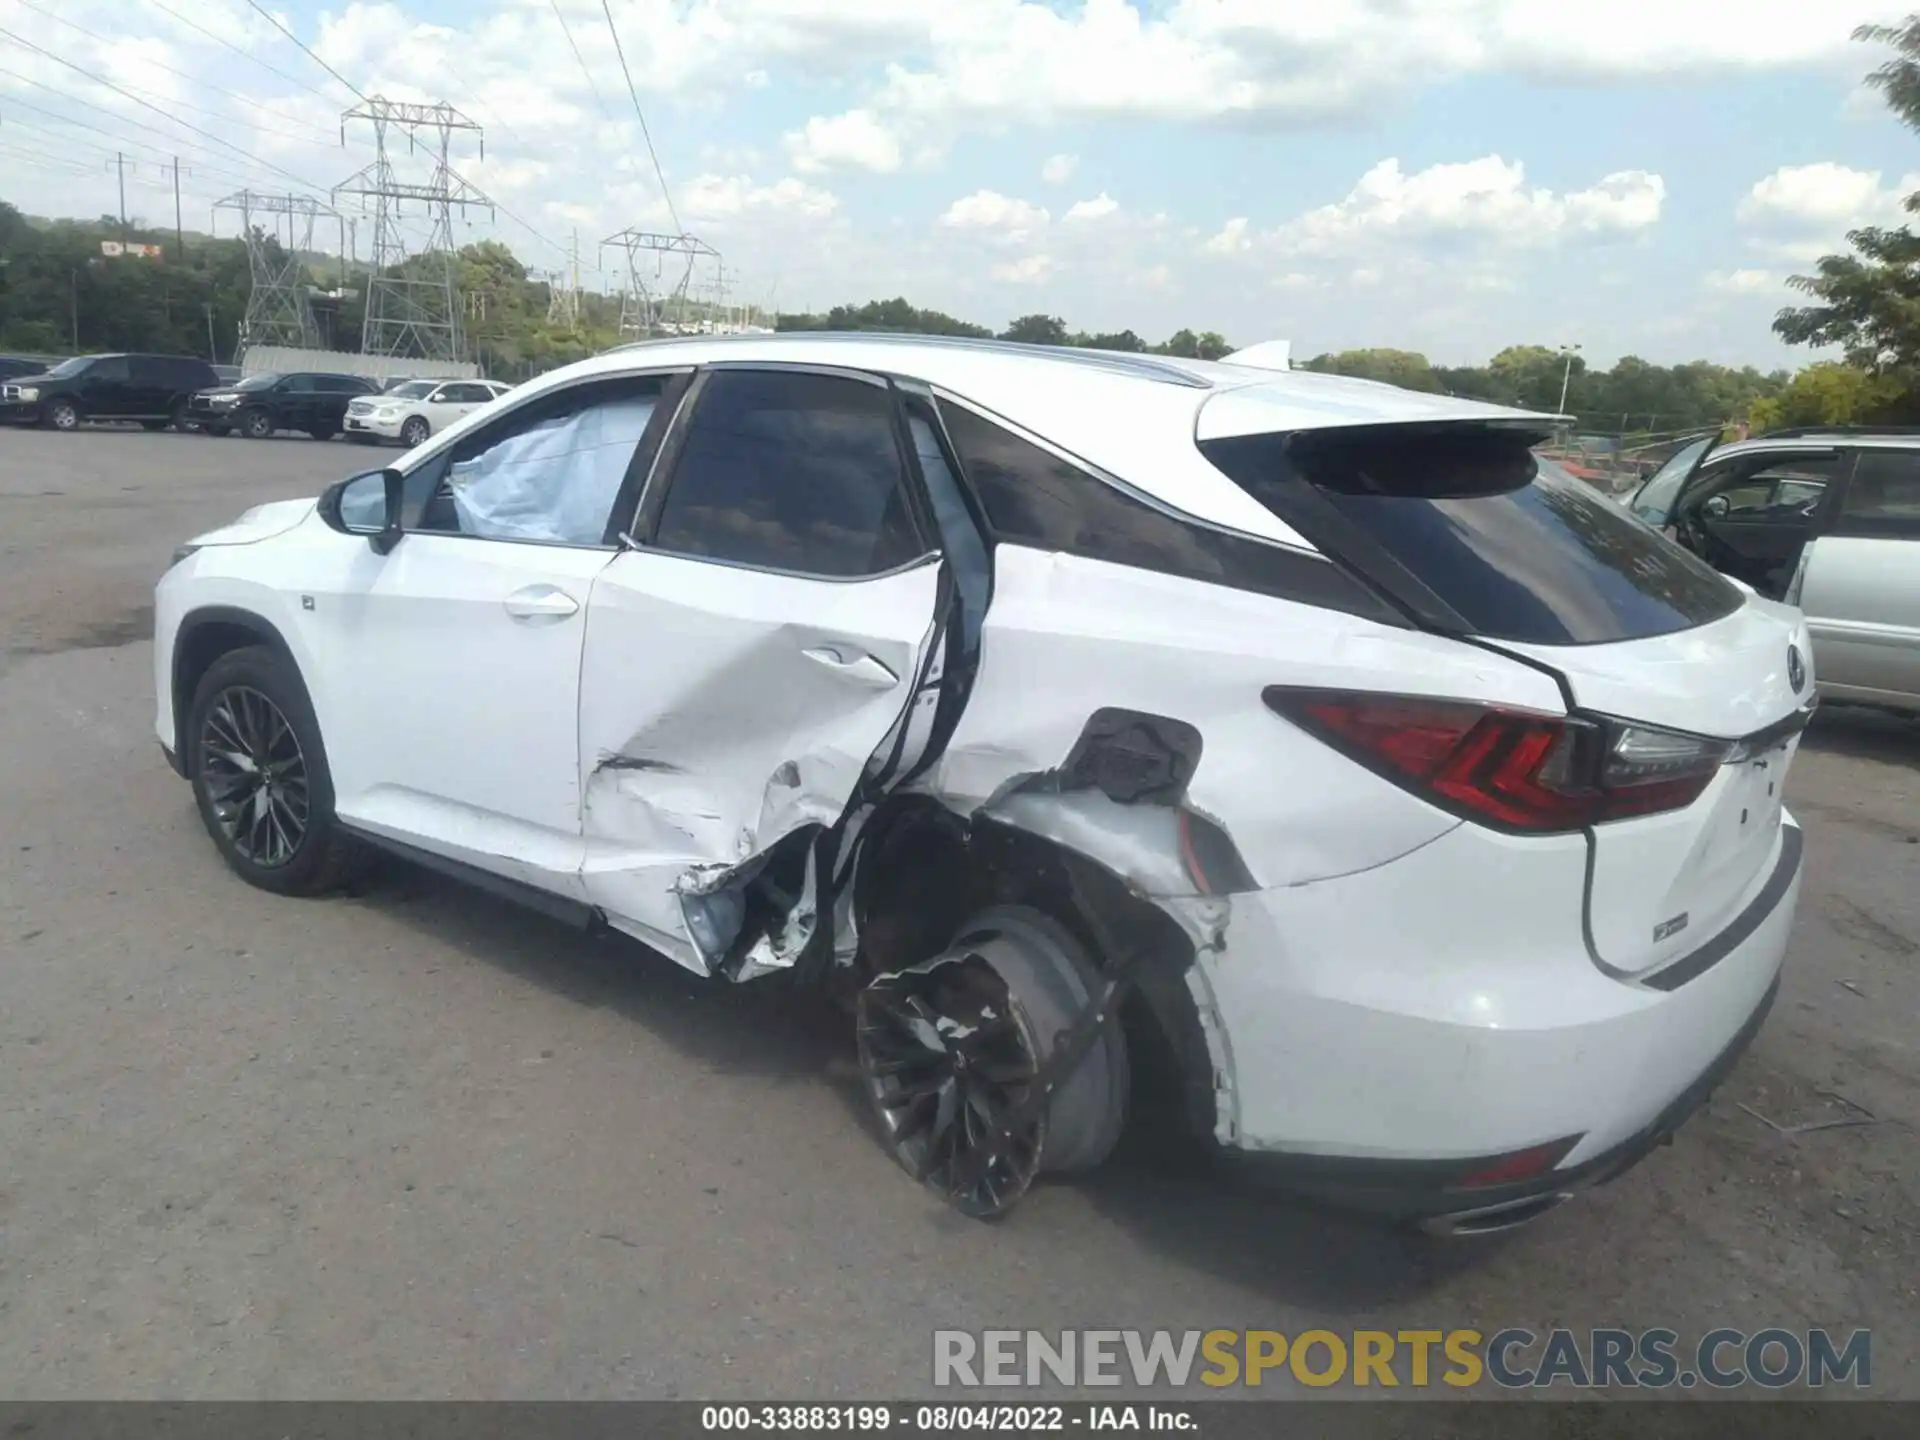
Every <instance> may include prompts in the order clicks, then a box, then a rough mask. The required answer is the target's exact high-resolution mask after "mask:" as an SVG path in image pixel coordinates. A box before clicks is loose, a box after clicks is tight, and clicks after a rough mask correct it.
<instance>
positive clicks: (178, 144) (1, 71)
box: [0, 65, 246, 184]
mask: <svg viewBox="0 0 1920 1440" xmlns="http://www.w3.org/2000/svg"><path fill="white" fill-rule="evenodd" d="M0 75H5V76H7V77H9V78H10V79H14V80H24V81H25V82H26V83H27V84H29V85H34V86H38V87H39V88H40V89H42V90H45V91H47V92H48V93H50V94H53V95H58V96H59V97H60V98H61V99H63V100H71V101H72V102H73V103H74V104H76V105H84V106H85V107H86V108H87V109H89V110H97V111H99V112H100V113H101V114H102V115H105V116H107V117H109V118H110V119H114V120H119V121H121V122H123V123H126V121H127V117H126V116H124V115H121V114H119V113H118V112H116V111H113V110H109V109H108V108H107V107H106V106H104V105H101V104H99V103H98V102H96V101H93V100H88V99H85V98H83V97H82V96H79V95H70V94H68V93H67V92H66V91H65V90H62V89H59V88H58V87H57V86H53V85H49V84H47V83H46V82H45V81H43V80H35V79H34V78H33V77H32V76H30V75H22V74H20V73H19V71H17V70H9V69H7V68H6V67H5V66H4V65H0ZM0 103H4V104H6V105H9V106H13V107H16V108H18V109H22V110H31V111H32V112H33V113H34V114H36V115H45V116H46V117H47V118H48V119H51V120H58V121H59V122H60V123H61V124H62V125H70V126H74V127H75V128H77V129H81V130H87V131H90V132H92V133H93V134H95V135H104V136H106V137H107V139H109V140H111V141H113V142H114V146H115V147H116V148H119V149H127V148H131V149H134V150H151V151H153V153H154V154H156V155H159V156H161V157H162V158H165V157H166V156H167V155H168V154H169V153H171V152H170V151H169V150H168V149H167V148H166V147H163V146H160V145H155V144H153V143H151V142H150V141H146V140H134V139H131V138H128V137H125V136H123V135H121V134H120V133H119V132H117V131H113V130H106V129H102V128H101V127H100V126H98V125H95V124H93V123H91V122H90V121H86V120H77V119H75V118H74V117H73V116H71V115H62V114H61V113H60V112H59V111H58V110H49V109H47V107H46V106H44V105H35V104H34V103H33V102H32V101H30V100H22V99H20V97H19V96H17V95H9V96H7V97H6V99H5V101H4V102H0ZM11 123H12V124H15V125H18V126H20V127H21V128H22V129H24V130H36V131H39V132H40V133H41V134H44V135H59V134H60V133H61V132H58V131H54V130H49V129H47V127H46V126H44V125H29V124H28V123H27V122H26V121H24V120H14V121H12V122H11ZM166 138H167V139H169V140H173V137H172V136H168V137H166ZM173 146H174V148H175V149H177V150H185V151H188V152H190V153H191V154H192V155H193V158H194V159H195V160H201V157H202V156H203V155H205V156H213V155H217V152H215V151H212V150H209V149H207V147H206V146H204V145H201V144H199V143H197V142H195V141H192V140H173ZM95 148H100V149H105V148H106V147H104V146H100V147H95ZM107 153H108V154H112V153H113V151H112V150H108V151H107ZM217 158H219V159H220V160H223V161H224V160H226V159H227V158H228V157H227V156H225V155H217ZM201 168H203V169H204V170H205V171H206V172H207V174H208V175H210V176H212V177H214V178H223V177H224V178H227V179H237V180H239V181H240V183H242V184H245V183H246V179H245V177H243V176H241V175H239V174H238V173H237V172H235V171H232V170H227V169H223V168H219V167H216V166H214V165H211V164H207V163H206V162H205V161H201Z"/></svg>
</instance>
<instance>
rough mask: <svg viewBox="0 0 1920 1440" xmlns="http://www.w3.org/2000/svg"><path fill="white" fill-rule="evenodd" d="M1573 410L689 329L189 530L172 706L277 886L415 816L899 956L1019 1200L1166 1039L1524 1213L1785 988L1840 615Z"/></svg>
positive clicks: (620, 886)
mask: <svg viewBox="0 0 1920 1440" xmlns="http://www.w3.org/2000/svg"><path fill="white" fill-rule="evenodd" d="M1255 358H1257V357H1249V361H1251V360H1252V359H1255ZM1547 426H1548V422H1547V421H1545V420H1544V419H1543V418H1542V417H1540V416H1534V415H1528V414H1525V413H1523V412H1518V411H1512V410H1505V409H1500V408H1496V407H1492V406H1486V405H1481V404H1477V403H1470V402H1466V401H1458V400H1452V399H1447V398H1443V397H1439V396H1433V395H1418V394H1412V393H1409V392H1406V391H1401V390H1397V389H1393V388H1391V387H1388V386H1384V385H1378V384H1373V383H1370V382H1365V381H1357V380H1348V379H1342V378H1337V377H1333V376H1323V375H1312V374H1303V373H1293V372H1286V371H1283V370H1274V369H1269V368H1261V367H1258V366H1256V365H1255V364H1253V363H1240V364H1235V363H1225V364H1207V363H1202V362H1197V361H1193V362H1190V361H1183V360H1163V359H1158V358H1148V357H1143V356H1121V355H1108V354H1101V353H1093V352H1085V351H1073V350H1045V349H1031V348H1026V347H1019V346H1011V345H1003V344H996V343H992V342H979V341H947V340H933V339H926V338H913V337H886V336H857V335H851V336H843V335H816V336H782V337H756V338H739V339H699V340H688V341H672V342H662V343H653V344H645V345H639V346H634V347H630V348H626V349H622V350H618V351H615V352H613V353H610V354H607V355H603V356H600V357H598V358H596V359H593V360H589V361H586V362H583V363H581V364H578V365H575V366H572V367H570V368H568V369H565V370H561V371H558V372H556V373H554V374H551V375H548V376H546V377H544V378H543V379H540V380H537V381H535V382H533V383H531V384H529V385H526V386H523V387H522V388H520V389H518V390H516V391H514V392H513V393H512V394H511V395H509V396H508V397H506V398H505V399H504V400H503V401H502V402H500V403H499V404H496V405H493V406H490V407H488V408H487V409H486V410H485V411H484V412H482V413H480V414H477V415H474V416H471V417H468V418H467V419H465V420H462V421H460V422H459V423H457V424H455V425H453V426H451V427H450V428H449V429H448V430H447V431H446V432H445V433H443V434H441V435H438V436H436V437H434V438H433V439H432V440H430V441H429V442H428V443H426V444H424V445H422V446H420V447H418V448H416V449H414V450H413V451H411V452H409V453H408V454H407V455H405V456H403V457H402V458H401V459H400V460H399V461H398V462H397V463H396V464H395V465H394V466H393V467H392V468H390V469H387V470H384V471H380V472H376V473H373V474H368V475H361V476H358V477H355V478H353V479H350V480H346V481H343V482H342V483H340V484H338V485H335V486H334V487H332V488H331V489H330V490H328V491H327V492H326V493H325V494H324V495H323V496H321V497H320V498H319V500H318V502H317V503H316V502H311V501H300V502H287V503H283V504H274V505H265V506H261V507H259V508H258V509H255V510H253V511H251V512H249V513H248V514H247V515H245V516H243V517H242V518H241V519H240V520H239V521H238V522H236V523H235V524H234V525H232V526H230V527H228V528H226V529H224V530H219V531H215V532H214V533H212V534H209V535H203V536H201V537H199V538H198V539H197V540H195V541H193V542H192V543H191V544H189V545H186V546H183V547H182V549H181V551H180V553H179V555H178V556H177V557H176V561H175V563H174V565H173V566H172V568H171V569H170V570H169V571H168V573H167V575H166V576H165V578H164V579H163V580H162V582H161V584H160V586H159V589H158V595H157V604H156V610H155V615H156V641H157V643H156V647H155V653H156V667H157V673H156V681H157V686H158V692H159V697H158V698H159V703H158V712H157V717H156V722H157V725H158V729H159V735H160V740H161V743H162V744H163V746H164V747H165V748H166V750H167V752H168V754H169V756H170V757H171V758H172V761H173V764H174V765H175V767H176V768H177V769H178V770H179V771H180V773H181V774H182V775H184V776H185V777H186V778H187V779H188V780H189V781H191V783H192V786H193V790H194V794H195V797H196V799H197V801H198V804H199V809H200V813H201V815H202V817H203V819H204V820H205V822H206V827H207V830H208V831H209V833H210V834H211V835H212V837H213V840H214V843H215V844H216V845H217V846H218V847H219V849H220V851H221V853H222V855H224V856H225V858H226V860H227V861H228V863H229V864H230V865H231V866H232V867H233V868H234V869H235V870H236V871H237V872H238V873H239V874H240V875H241V876H243V877H244V878H245V879H247V880H249V881H251V882H252V883H254V884H256V885H260V886H263V887H265V888H268V889H271V890H277V891H282V892H286V893H308V892H313V891H318V890H324V889H326V888H328V887H331V886H334V885H336V884H338V883H340V882H341V881H342V880H343V879H345V878H346V877H347V876H348V875H349V874H350V873H351V871H352V869H353V867H354V865H355V863H356V861H357V860H358V859H360V858H361V857H362V856H363V855H365V854H367V853H368V852H369V851H370V850H373V849H385V850H389V851H397V852H399V853H400V854H402V855H405V856H408V857H411V858H412V859H414V860H416V861H418V862H421V863H423V864H427V865H432V866H436V867H439V868H441V869H445V870H450V871H452V872H453V873H455V874H458V875H462V876H465V877H467V878H470V879H472V880H474V881H476V882H478V883H481V884H484V885H487V886H490V887H492V888H494V889H497V890H500V891H503V892H505V893H508V894H510V895H514V896H517V897H519V898H522V899H525V900H529V901H531V902H532V903H534V904H537V905H539V906H541V907H543V908H545V909H546V910H548V911H550V912H552V913H555V914H557V915H560V916H563V917H568V918H572V919H574V920H577V921H579V922H581V923H583V924H606V925H610V926H613V927H615V928H617V929H618V930H621V931H624V932H626V933H628V934H630V935H633V936H636V937H638V938H640V939H641V940H643V941H645V942H646V943H647V944H649V945H651V946H653V947H655V948H657V949H658V950H660V951H662V952H664V953H665V954H666V955H668V956H670V957H671V958H672V959H673V960H675V961H677V962H678V963H680V964H681V965H684V966H686V967H688V968H689V969H690V970H693V971H694V972H696V973H697V974H700V975H702V976H713V977H721V978H724V979H725V980H729V981H748V980H753V979H756V978H757V977H766V976H769V975H776V976H783V977H785V982H784V983H795V984H820V985H828V986H835V985H837V986H840V987H843V988H844V991H845V993H847V994H848V995H849V996H851V997H852V998H853V999H854V1001H855V1004H854V1009H855V1011H856V1014H857V1017H858V1018H857V1030H858V1048H859V1056H860V1063H861V1067H862V1070H863V1073H864V1077H865V1084H866V1087H867V1089H868V1091H869V1093H870V1095H871V1096H872V1099H873V1102H874V1105H875V1108H876V1111H877V1113H878V1115H879V1117H880V1120H881V1122H882V1125H883V1127H884V1131H885V1133H886V1134H887V1136H888V1137H889V1140H890V1143H891V1145H892V1146H893V1148H894V1150H895V1152H896V1154H897V1156H898V1158H899V1159H900V1160H901V1161H902V1162H903V1163H904V1164H905V1165H906V1166H907V1167H908V1169H910V1170H911V1171H912V1172H913V1173H914V1174H916V1175H917V1176H919V1177H921V1178H923V1179H924V1180H925V1181H926V1182H927V1183H929V1184H930V1185H933V1186H934V1187H936V1188H937V1189H938V1190H939V1191H940V1192H941V1193H942V1194H944V1195H946V1196H948V1197H949V1198H950V1199H951V1200H952V1201H953V1202H954V1203H955V1204H956V1205H958V1206H959V1207H960V1208H962V1209H963V1210H965V1211H967V1212H969V1213H973V1214H994V1213H998V1212H1000V1211H1003V1210H1005V1209H1006V1208H1008V1207H1009V1206H1011V1205H1012V1204H1014V1203H1015V1202H1016V1201H1017V1200H1018V1198H1019V1197H1020V1196H1021V1195H1022V1194H1023V1193H1024V1192H1025V1191H1026V1189H1027V1187H1028V1185H1029V1184H1030V1183H1031V1182H1032V1180H1033V1178H1034V1177H1035V1175H1036V1174H1037V1173H1040V1172H1070V1171H1078V1170H1084V1169H1087V1168H1089V1167H1091V1166H1094V1165H1097V1164H1098V1163H1099V1162H1100V1161H1101V1160H1102V1159H1103V1158H1104V1157H1105V1156H1106V1155H1107V1153H1108V1151H1109V1150H1110V1149H1111V1148H1112V1146H1113V1145H1114V1143H1115V1140H1116V1137H1117V1136H1118V1135H1119V1133H1120V1131H1121V1129H1122V1126H1123V1123H1124V1121H1125V1119H1126V1116H1127V1107H1128V1103H1129V1095H1130V1093H1131V1092H1132V1091H1133V1089H1134V1088H1135V1085H1136V1084H1140V1083H1144V1081H1145V1078H1146V1077H1147V1076H1148V1075H1149V1074H1151V1075H1152V1076H1154V1077H1169V1076H1170V1077H1172V1078H1171V1080H1170V1081H1169V1082H1168V1083H1169V1085H1170V1088H1171V1091H1172V1093H1173V1095H1174V1097H1175V1098H1176V1099H1177V1100H1178V1101H1179V1105H1180V1110H1181V1113H1182V1114H1183V1115H1184V1116H1185V1118H1186V1119H1187V1121H1188V1122H1189V1123H1190V1124H1191V1126H1192V1127H1193V1129H1194V1131H1195V1132H1196V1133H1197V1135H1198V1136H1199V1137H1201V1138H1202V1139H1203V1140H1204V1141H1205V1142H1207V1143H1208V1144H1209V1145H1211V1146H1212V1147H1214V1148H1215V1149H1216V1150H1217V1151H1219V1152H1221V1153H1223V1154H1224V1155H1227V1156H1230V1157H1234V1158H1236V1159H1238V1160H1242V1161H1244V1162H1246V1163H1247V1165H1248V1166H1249V1167H1250V1168H1253V1169H1255V1170H1257V1171H1258V1172H1260V1173H1262V1174H1265V1175H1269V1176H1271V1177H1273V1178H1275V1179H1278V1180H1281V1181H1283V1182H1286V1183H1287V1184H1290V1185H1291V1186H1293V1187H1295V1188H1297V1189H1300V1190H1304V1191H1308V1192H1311V1193H1314V1194H1317V1195H1320V1196H1322V1197H1327V1198H1332V1199H1335V1200H1338V1201H1342V1202H1349V1203H1354V1204H1359V1205H1364V1206H1368V1207H1371V1208H1373V1209H1375V1210H1377V1211H1379V1212H1382V1213H1385V1214H1389V1215H1392V1216H1395V1217H1398V1218H1401V1219H1407V1220H1415V1221H1421V1222H1425V1223H1427V1224H1429V1225H1431V1226H1434V1227H1436V1228H1443V1229H1454V1230H1469V1229H1472V1230H1484V1229H1491V1228H1497V1227H1499V1226H1503V1225H1506V1224H1511V1223H1517V1222H1518V1221H1520V1220H1522V1219H1525V1218H1528V1217H1530V1216H1532V1215H1535V1214H1538V1213H1541V1212H1542V1211H1544V1210H1546V1209H1549V1208H1551V1207H1552V1206H1553V1205H1554V1204H1556V1203H1557V1202H1558V1201H1559V1200H1561V1199H1563V1198H1565V1196H1566V1195H1568V1194H1570V1193H1572V1192H1573V1191H1576V1190H1578V1189H1580V1188H1581V1187H1583V1186H1586V1185H1589V1184H1592V1183H1594V1182H1596V1181H1599V1180H1602V1179H1605V1178H1607V1177H1609V1176H1611V1175H1613V1174H1616V1173H1618V1172H1619V1171H1620V1170H1622V1169H1624V1168H1625V1167H1626V1166H1628V1165H1630V1164H1631V1163H1632V1162H1633V1161H1634V1160H1635V1159H1637V1158H1638V1157H1639V1156H1640V1155H1641V1154H1643V1153H1644V1152H1645V1151H1646V1150H1647V1149H1648V1148H1649V1147H1650V1146H1652V1145H1653V1144H1655V1143H1657V1142H1659V1141H1661V1140H1664V1139H1665V1138H1667V1137H1668V1136H1669V1135H1670V1134H1671V1132H1672V1131H1673V1129H1674V1127H1675V1126H1677V1125H1678V1124H1679V1123H1680V1121H1681V1120H1682V1119H1683V1118H1684V1117H1685V1116H1686V1114H1687V1113H1689V1112H1690V1111H1691V1110H1692V1109H1693V1108H1694V1107H1695V1106H1697V1105H1698V1104H1699V1103H1700V1101H1701V1099H1702V1098H1703V1097H1704V1095H1705V1093H1706V1091H1707V1090H1708V1088H1710V1087H1711V1085H1712V1084H1713V1083H1714V1082H1715V1081H1716V1080H1717V1079H1718V1078H1719V1077H1720V1075H1722V1074H1723V1073H1724V1072H1725V1070H1726V1068H1727V1067H1728V1066H1729V1065H1730V1064H1731V1063H1732V1062H1733V1060H1734V1059H1735V1058H1736V1057H1737V1056H1738V1054H1739V1053H1740V1051H1741V1050H1742V1048H1743V1047H1744V1046H1745V1044H1746V1042H1747V1041H1748V1040H1749V1039H1750V1038H1751V1037H1752V1035H1753V1034H1754V1032H1755V1031H1756V1030H1757V1028H1758V1027H1759V1025H1760V1023H1761V1019H1762V1017H1763V1016H1764V1014H1765V1012H1766V1010H1767V1007H1768V1005H1769V1004H1770V1002H1771V1000H1772V998H1773V995H1774V992H1775V989H1776V985H1777V976H1778V973H1779V970H1780V966H1781V962H1782V957H1783V953H1784V950H1785V947H1786V942H1787V932H1788V928H1789V926H1790V924H1791V921H1792V916H1793V909H1794V902H1795V897H1796V894H1797V889H1798V881H1799V862H1800V852H1801V845H1800V832H1799V830H1798V828H1797V827H1796V826H1795V825H1794V824H1793V822H1792V820H1791V819H1790V818H1789V817H1788V816H1787V815H1786V813H1785V812H1784V810H1783V809H1782V805H1781V788H1782V784H1783V782H1784V779H1785V776H1786V771H1787V765H1788V762H1789V760H1790V758H1791V756H1792V754H1793V751H1794V747H1795V745H1796V744H1797V742H1798V738H1799V734H1800V731H1801V729H1802V727H1803V726H1804V725H1805V723H1806V720H1807V717H1808V715H1809V713H1810V711H1811V706H1812V703H1813V701H1812V697H1813V688H1812V679H1811V676H1810V674H1809V673H1808V662H1807V658H1806V657H1807V656H1808V654H1809V646H1808V642H1807V636H1806V631H1805V628H1804V626H1803V624H1802V622H1801V619H1800V616H1799V614H1798V612H1796V611H1794V610H1791V609H1789V608H1786V607H1784V606H1781V605H1776V604H1773V603H1770V602H1768V601H1766V600H1762V599H1759V598H1756V597H1754V596H1753V595H1751V594H1749V593H1745V592H1743V590H1741V589H1740V588H1737V587H1736V586H1734V585H1732V584H1730V583H1729V582H1727V581H1725V580H1723V579H1722V578H1721V577H1720V576H1718V575H1716V574H1715V573H1714V572H1713V571H1711V570H1710V569H1708V568H1707V567H1706V566H1705V565H1703V564H1702V563H1701V562H1699V561H1697V560H1696V559H1694V558H1693V557H1692V556H1690V555H1689V554H1687V553H1686V552H1685V551H1683V550H1682V549H1680V548H1679V547H1677V546H1675V545H1672V544H1670V543H1669V542H1668V541H1666V540H1665V539H1663V538H1662V537H1661V536H1659V535H1658V534H1656V533H1654V532H1653V531H1651V530H1650V529H1648V528H1647V527H1645V526H1643V525H1641V524H1639V523H1638V522H1636V521H1635V520H1634V519H1633V518H1632V517H1630V516H1628V515H1627V514H1625V513H1624V512H1623V511H1621V510H1620V509H1619V508H1618V507H1617V506H1615V505H1614V504H1613V503H1612V502H1610V501H1609V500H1607V499H1606V498H1605V497H1603V496H1601V495H1599V494H1598V493H1596V492H1593V491H1590V490H1588V489H1586V488H1584V487H1583V486H1581V485H1580V484H1579V483H1578V482H1575V481H1572V480H1569V479H1568V478H1566V477H1565V476H1564V475H1563V474H1561V473H1559V472H1557V471H1554V470H1553V469H1552V468H1551V467H1550V466H1546V465H1543V464H1539V463H1537V462H1536V460H1535V458H1534V455H1533V453H1532V450H1531V448H1530V447H1531V445H1532V444H1533V443H1535V442H1536V441H1537V440H1538V439H1539V438H1540V436H1541V435H1542V434H1543V433H1544V431H1545V429H1546V428H1547ZM1155 1093H1156V1094H1158V1093H1164V1092H1162V1091H1156V1092H1155Z"/></svg>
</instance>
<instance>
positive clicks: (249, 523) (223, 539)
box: [191, 499, 315, 545]
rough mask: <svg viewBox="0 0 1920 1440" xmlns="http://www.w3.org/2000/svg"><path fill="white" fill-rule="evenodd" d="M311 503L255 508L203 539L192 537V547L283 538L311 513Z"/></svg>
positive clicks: (276, 503) (283, 502)
mask: <svg viewBox="0 0 1920 1440" xmlns="http://www.w3.org/2000/svg"><path fill="white" fill-rule="evenodd" d="M314 504H315V502H314V501H313V500H311V499H308V500H273V501H269V502H268V503H267V504H265V505H256V506H254V507H253V508H252V509H251V510H249V511H247V513H246V514H244V515H242V516H241V517H240V518H239V519H237V520H234V521H232V522H231V523H230V524H226V525H222V526H221V527H220V528H219V529H217V530H209V531H207V533H206V534H204V535H196V536H194V537H193V540H192V542H191V543H192V544H195V545H251V544H253V542H254V541H256V540H267V539H270V538H272V537H273V536H275V535H281V534H285V533H286V532H287V531H289V530H291V529H292V528H293V527H294V526H296V525H298V524H299V523H300V522H301V521H302V520H304V519H306V518H307V516H309V515H311V514H312V513H313V507H314Z"/></svg>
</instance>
